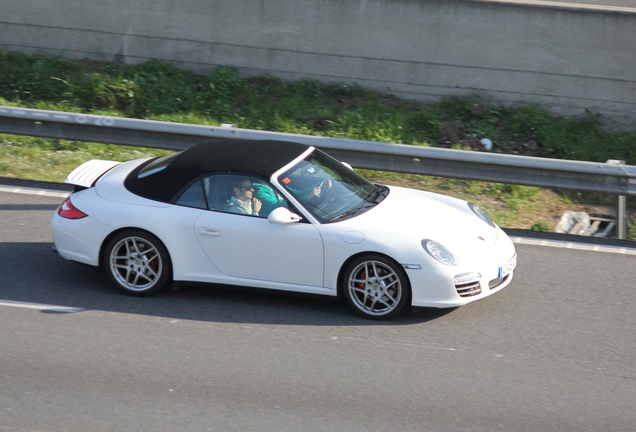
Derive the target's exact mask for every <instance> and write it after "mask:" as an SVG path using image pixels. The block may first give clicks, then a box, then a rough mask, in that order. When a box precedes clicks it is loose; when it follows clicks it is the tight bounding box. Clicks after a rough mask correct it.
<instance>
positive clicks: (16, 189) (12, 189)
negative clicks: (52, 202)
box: [0, 185, 70, 198]
mask: <svg viewBox="0 0 636 432" xmlns="http://www.w3.org/2000/svg"><path fill="white" fill-rule="evenodd" d="M0 192H9V193H21V194H25V195H39V196H48V197H59V198H66V197H67V196H69V195H70V193H69V192H64V191H55V190H48V189H36V188H30V187H22V186H2V185H0Z"/></svg>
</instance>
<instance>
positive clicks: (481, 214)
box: [468, 203, 497, 228]
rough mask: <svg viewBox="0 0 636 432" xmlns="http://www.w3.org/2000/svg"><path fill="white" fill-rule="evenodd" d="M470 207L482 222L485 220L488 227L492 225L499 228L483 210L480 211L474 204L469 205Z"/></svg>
mask: <svg viewBox="0 0 636 432" xmlns="http://www.w3.org/2000/svg"><path fill="white" fill-rule="evenodd" d="M468 207H470V209H471V210H472V211H473V213H475V215H477V217H478V218H479V219H481V220H483V221H484V222H486V223H487V224H488V225H490V226H491V227H493V228H497V224H496V223H494V222H493V221H492V219H490V216H488V215H487V214H486V212H484V211H483V210H482V209H480V208H479V207H478V206H476V205H475V204H473V203H468Z"/></svg>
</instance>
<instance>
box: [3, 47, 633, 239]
mask: <svg viewBox="0 0 636 432" xmlns="http://www.w3.org/2000/svg"><path fill="white" fill-rule="evenodd" d="M0 105H14V106H21V107H27V108H39V109H49V110H60V111H70V112H83V113H92V114H102V115H109V116H121V117H132V118H144V119H152V120H162V121H173V122H183V123H192V124H203V125H218V124H221V123H232V124H236V125H237V126H238V127H240V128H245V129H257V130H268V131H275V132H286V133H295V134H307V135H320V136H329V137H339V138H350V139H360V140H369V141H380V142H392V143H402V144H410V145H420V146H435V147H447V148H456V149H466V150H473V151H479V150H483V149H482V147H481V145H480V143H479V140H480V139H482V138H488V139H490V140H492V142H493V143H494V148H493V150H492V151H495V152H500V153H512V154H521V155H532V156H542V157H551V158H562V159H574V160H586V161H598V162H604V161H606V160H607V159H622V160H625V161H626V163H628V164H630V165H633V164H636V136H635V135H633V134H627V133H610V132H607V131H605V130H603V129H602V128H601V127H600V126H599V124H598V117H597V116H596V115H594V114H592V113H589V112H587V113H582V114H584V118H582V119H578V120H567V119H563V118H557V117H553V116H551V115H550V114H549V113H548V112H547V111H545V110H543V109H541V108H540V107H538V106H536V105H530V104H519V105H518V106H515V107H503V106H492V105H488V104H486V103H484V102H483V101H481V100H479V99H478V98H461V99H458V98H453V99H448V100H444V101H442V102H440V103H436V104H428V105H424V104H421V103H415V102H411V101H405V100H400V99H397V98H395V97H393V96H391V95H386V94H380V93H375V92H371V91H367V90H365V89H363V88H361V87H359V86H356V85H349V84H342V83H333V84H322V83H320V82H318V81H315V80H301V81H296V82H288V81H283V80H281V79H278V78H275V77H272V76H260V77H256V78H249V79H243V78H241V77H240V76H239V75H238V73H237V70H236V69H233V68H228V67H219V68H217V69H215V70H214V71H213V72H212V73H211V74H209V75H208V76H200V75H195V74H192V73H188V72H184V71H180V70H177V69H175V68H173V67H171V66H169V65H166V64H163V63H160V62H156V61H151V62H148V63H144V64H141V65H138V66H134V67H129V66H123V65H115V64H101V63H95V62H78V61H70V60H67V59H64V58H62V57H55V58H43V57H35V56H28V55H24V54H18V53H10V52H6V51H0ZM0 150H1V151H0V176H8V177H21V178H29V179H35V180H52V181H62V180H63V179H64V178H65V176H66V174H67V173H68V172H70V171H71V170H72V169H73V168H74V167H75V166H77V165H78V164H79V163H81V162H83V161H85V160H88V159H92V158H101V159H114V160H122V161H124V160H130V159H134V158H139V157H145V156H149V155H159V154H165V153H166V152H165V151H160V150H149V149H140V148H132V147H125V146H115V145H103V144H96V143H86V142H78V141H67V140H58V139H44V138H36V137H28V136H15V135H2V134H0ZM362 173H363V174H364V175H365V176H367V177H368V178H370V179H371V180H374V181H379V182H385V183H389V184H404V185H408V186H411V187H416V188H422V189H428V190H433V191H439V192H442V193H445V194H448V195H453V196H458V197H461V198H464V199H470V200H472V201H475V202H477V203H478V204H479V205H480V206H482V207H483V208H484V209H485V210H486V211H488V212H489V213H490V214H491V215H492V217H493V219H495V221H496V222H497V223H499V224H500V225H502V226H504V227H510V228H526V229H527V228H534V229H540V230H548V229H550V230H551V229H553V228H554V226H555V225H556V222H557V221H558V218H559V217H560V216H561V214H562V213H563V211H564V210H566V209H571V210H577V211H589V212H597V211H602V210H599V208H602V207H603V206H608V207H609V206H612V205H614V201H615V199H614V198H613V197H602V196H598V195H590V194H578V193H572V192H559V191H551V190H545V189H539V188H533V187H527V186H516V185H506V184H492V183H484V182H473V181H462V180H455V179H443V178H435V177H423V176H414V175H402V174H395V173H383V172H371V171H363V172H362ZM599 206H601V207H599ZM629 231H630V236H631V237H636V227H635V226H634V225H633V224H630V230H629Z"/></svg>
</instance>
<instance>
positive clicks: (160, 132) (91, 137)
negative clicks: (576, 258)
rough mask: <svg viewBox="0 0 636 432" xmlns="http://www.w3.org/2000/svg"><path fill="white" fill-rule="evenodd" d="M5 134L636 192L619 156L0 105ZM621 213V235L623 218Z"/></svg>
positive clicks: (0, 128) (635, 169)
mask: <svg viewBox="0 0 636 432" xmlns="http://www.w3.org/2000/svg"><path fill="white" fill-rule="evenodd" d="M0 133H8V134H17V135H29V136H40V137H48V138H60V139H67V140H78V141H89V142H100V143H110V144H120V145H131V146H139V147H151V148H161V149H170V150H183V149H185V148H188V147H191V146H193V145H195V144H198V143H200V142H205V141H210V140H214V139H271V140H282V141H295V142H300V143H304V144H308V145H312V146H315V147H318V148H321V149H324V150H326V151H327V152H328V153H329V154H331V155H332V156H334V157H336V158H338V159H340V160H345V161H347V162H348V163H350V164H351V165H352V166H354V167H356V168H363V169H372V170H381V171H391V172H400V173H410V174H421V175H431V176H441V177H452V178H458V179H465V180H479V181H487V182H496V183H509V184H518V185H526V186H538V187H547V188H558V189H573V190H578V191H588V192H601V193H606V194H614V195H619V196H626V195H636V166H631V165H624V164H623V163H622V162H620V161H608V162H607V163H596V162H581V161H570V160H560V159H547V158H537V157H529V156H515V155H506V154H495V153H485V152H476V151H464V150H451V149H440V148H431V147H420V146H412V145H403V144H391V143H378V142H372V141H358V140H349V139H341V138H329V137H318V136H310V135H294V134H287V133H276V132H266V131H257V130H249V129H239V128H235V127H233V126H232V125H222V126H201V125H190V124H182V123H171V122H160V121H151V120H138V119H129V118H120V117H108V116H99V115H90V114H81V113H68V112H61V111H46V110H37V109H28V108H18V107H9V106H0ZM619 207H620V206H619ZM623 207H624V206H623ZM623 211H624V210H623ZM618 219H619V230H618V231H619V237H620V236H621V235H623V236H624V217H622V216H621V215H619V218H618ZM621 230H622V234H621Z"/></svg>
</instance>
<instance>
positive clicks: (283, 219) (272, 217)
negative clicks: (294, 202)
mask: <svg viewBox="0 0 636 432" xmlns="http://www.w3.org/2000/svg"><path fill="white" fill-rule="evenodd" d="M267 220H268V221H269V223H274V224H284V223H293V222H299V221H300V216H298V215H297V214H295V213H292V212H290V211H289V209H287V208H285V207H278V208H276V209H274V210H272V212H271V213H270V214H269V216H267Z"/></svg>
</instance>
